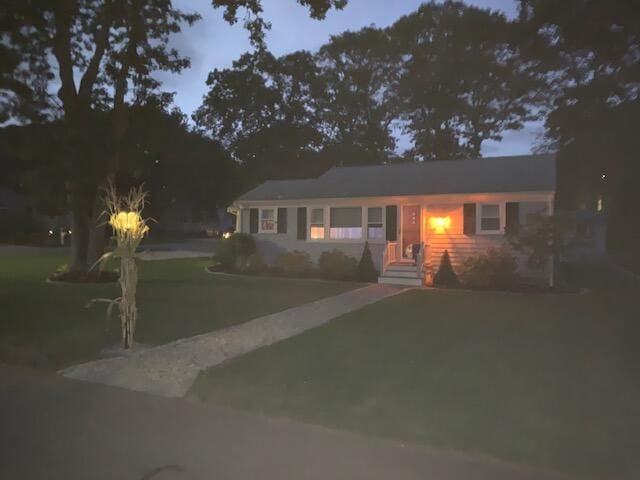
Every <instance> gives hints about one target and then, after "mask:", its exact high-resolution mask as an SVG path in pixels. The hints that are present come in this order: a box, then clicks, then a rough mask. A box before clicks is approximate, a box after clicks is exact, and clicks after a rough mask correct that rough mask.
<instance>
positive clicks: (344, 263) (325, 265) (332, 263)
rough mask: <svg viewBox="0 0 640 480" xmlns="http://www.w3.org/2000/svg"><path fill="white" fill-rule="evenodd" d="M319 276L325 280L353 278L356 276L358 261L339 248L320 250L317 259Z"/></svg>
mask: <svg viewBox="0 0 640 480" xmlns="http://www.w3.org/2000/svg"><path fill="white" fill-rule="evenodd" d="M318 268H319V270H320V276H321V277H322V278H325V279H327V280H353V279H355V277H356V273H357V269H358V261H357V260H356V259H355V258H353V257H350V256H348V255H346V254H345V253H343V252H342V251H340V250H336V249H333V250H331V251H327V252H322V254H321V255H320V258H319V259H318Z"/></svg>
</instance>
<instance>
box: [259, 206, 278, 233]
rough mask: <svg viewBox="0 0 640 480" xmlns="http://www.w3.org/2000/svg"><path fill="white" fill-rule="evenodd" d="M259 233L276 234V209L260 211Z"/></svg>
mask: <svg viewBox="0 0 640 480" xmlns="http://www.w3.org/2000/svg"><path fill="white" fill-rule="evenodd" d="M260 233H276V209H275V208H261V209H260Z"/></svg>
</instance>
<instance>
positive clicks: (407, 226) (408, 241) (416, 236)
mask: <svg viewBox="0 0 640 480" xmlns="http://www.w3.org/2000/svg"><path fill="white" fill-rule="evenodd" d="M414 244H418V245H419V244H420V205H404V206H403V207H402V257H403V258H413V253H412V246H413V245H414Z"/></svg>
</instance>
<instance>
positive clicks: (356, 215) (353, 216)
mask: <svg viewBox="0 0 640 480" xmlns="http://www.w3.org/2000/svg"><path fill="white" fill-rule="evenodd" d="M329 238H331V239H332V240H358V239H361V238H362V207H335V208H331V209H330V210H329Z"/></svg>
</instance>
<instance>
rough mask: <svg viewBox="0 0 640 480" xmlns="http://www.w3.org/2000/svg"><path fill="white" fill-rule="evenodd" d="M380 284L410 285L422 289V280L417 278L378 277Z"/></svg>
mask: <svg viewBox="0 0 640 480" xmlns="http://www.w3.org/2000/svg"><path fill="white" fill-rule="evenodd" d="M378 283H384V284H387V285H410V286H413V287H421V286H422V279H421V278H417V277H415V276H413V277H411V278H407V277H391V276H389V275H383V276H382V277H378Z"/></svg>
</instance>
